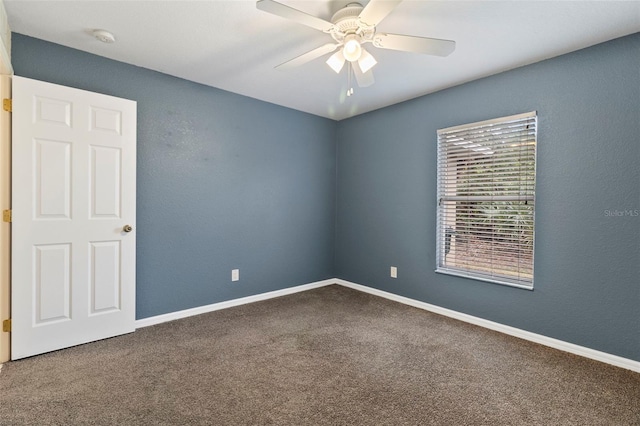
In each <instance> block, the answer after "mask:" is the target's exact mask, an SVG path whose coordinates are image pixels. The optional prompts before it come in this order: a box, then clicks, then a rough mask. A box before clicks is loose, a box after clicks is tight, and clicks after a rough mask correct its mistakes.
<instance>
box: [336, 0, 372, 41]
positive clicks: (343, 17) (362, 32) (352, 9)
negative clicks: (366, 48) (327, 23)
mask: <svg viewBox="0 0 640 426" xmlns="http://www.w3.org/2000/svg"><path fill="white" fill-rule="evenodd" d="M362 9H364V7H363V6H362V5H361V4H360V3H349V4H348V5H346V6H345V7H343V8H342V9H340V10H338V11H337V12H336V13H334V14H333V16H332V17H331V22H332V23H333V24H334V25H335V27H336V29H337V31H332V32H331V36H332V37H333V39H334V40H335V41H337V42H338V43H342V42H344V39H345V37H346V36H347V35H350V34H357V35H358V37H359V38H361V39H362V40H363V41H364V40H371V39H372V38H373V35H374V34H375V28H374V27H372V28H366V27H364V26H363V25H362V23H361V22H360V19H359V18H358V16H359V15H360V12H362Z"/></svg>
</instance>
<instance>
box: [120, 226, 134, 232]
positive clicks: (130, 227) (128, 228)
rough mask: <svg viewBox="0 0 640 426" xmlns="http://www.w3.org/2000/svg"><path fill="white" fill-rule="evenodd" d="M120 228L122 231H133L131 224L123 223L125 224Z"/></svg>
mask: <svg viewBox="0 0 640 426" xmlns="http://www.w3.org/2000/svg"><path fill="white" fill-rule="evenodd" d="M122 230H123V231H124V232H131V231H133V226H131V225H125V226H123V227H122Z"/></svg>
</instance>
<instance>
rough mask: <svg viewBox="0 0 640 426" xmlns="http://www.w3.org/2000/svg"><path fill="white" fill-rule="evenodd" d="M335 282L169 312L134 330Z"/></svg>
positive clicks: (326, 281)
mask: <svg viewBox="0 0 640 426" xmlns="http://www.w3.org/2000/svg"><path fill="white" fill-rule="evenodd" d="M335 283H336V280H334V279H331V280H324V281H316V282H313V283H309V284H304V285H299V286H296V287H290V288H285V289H282V290H276V291H270V292H268V293H261V294H256V295H254V296H247V297H242V298H240V299H233V300H227V301H224V302H218V303H213V304H211V305H206V306H198V307H197V308H191V309H185V310H183V311H177V312H170V313H168V314H163V315H157V316H154V317H149V318H143V319H139V320H136V328H142V327H148V326H150V325H156V324H161V323H163V322H168V321H173V320H177V319H181V318H187V317H191V316H194V315H200V314H205V313H207V312H213V311H219V310H220V309H227V308H232V307H234V306H240V305H246V304H247V303H253V302H260V301H262V300H267V299H273V298H274V297H280V296H286V295H288V294H293V293H300V292H301V291H307V290H313V289H314V288H319V287H324V286H327V285H331V284H335Z"/></svg>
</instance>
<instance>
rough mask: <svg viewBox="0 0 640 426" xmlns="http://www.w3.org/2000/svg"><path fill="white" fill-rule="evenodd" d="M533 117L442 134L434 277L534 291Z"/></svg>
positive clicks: (534, 116)
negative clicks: (453, 278)
mask: <svg viewBox="0 0 640 426" xmlns="http://www.w3.org/2000/svg"><path fill="white" fill-rule="evenodd" d="M536 127H537V116H536V113H535V112H531V113H526V114H519V115H514V116H510V117H503V118H498V119H495V120H488V121H483V122H479V123H473V124H465V125H462V126H456V127H449V128H447V129H441V130H438V223H437V243H436V247H437V269H436V272H441V273H447V274H452V275H459V276H463V277H469V278H475V279H478V280H483V281H490V282H495V283H499V284H506V285H512V286H516V287H523V288H528V289H532V288H533V240H534V208H535V163H536Z"/></svg>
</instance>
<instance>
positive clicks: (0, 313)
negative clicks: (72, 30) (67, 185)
mask: <svg viewBox="0 0 640 426" xmlns="http://www.w3.org/2000/svg"><path fill="white" fill-rule="evenodd" d="M0 56H2V55H0ZM2 59H4V58H2ZM0 62H2V65H1V69H2V72H3V75H1V76H0V99H5V98H11V76H10V75H4V72H5V71H9V72H11V70H10V69H8V70H7V68H6V64H5V63H4V61H0ZM0 209H1V210H6V209H11V113H9V112H7V111H4V109H2V110H0ZM10 268H11V224H10V223H6V222H0V321H3V320H5V319H9V318H11V270H10ZM10 335H11V333H6V332H3V331H0V363H3V362H6V361H9V359H10V354H11V346H10V344H11V341H10Z"/></svg>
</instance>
